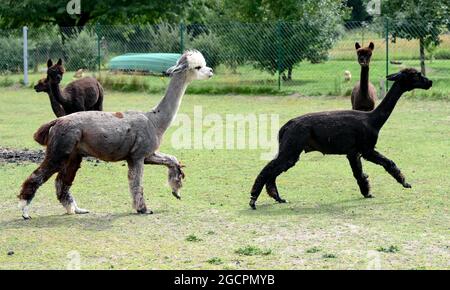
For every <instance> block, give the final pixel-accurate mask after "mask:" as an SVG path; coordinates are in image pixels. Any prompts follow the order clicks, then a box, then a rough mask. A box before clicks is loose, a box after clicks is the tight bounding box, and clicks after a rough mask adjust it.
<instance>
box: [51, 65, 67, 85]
mask: <svg viewBox="0 0 450 290" xmlns="http://www.w3.org/2000/svg"><path fill="white" fill-rule="evenodd" d="M64 72H65V69H64V67H63V65H62V59H58V62H57V63H56V64H53V62H52V60H51V59H49V60H48V61H47V80H48V81H49V82H50V83H52V84H59V83H60V82H61V80H62V77H63V74H64Z"/></svg>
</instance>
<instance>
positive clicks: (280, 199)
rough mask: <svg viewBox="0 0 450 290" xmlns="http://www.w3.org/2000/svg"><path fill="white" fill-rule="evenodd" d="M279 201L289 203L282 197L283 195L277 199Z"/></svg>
mask: <svg viewBox="0 0 450 290" xmlns="http://www.w3.org/2000/svg"><path fill="white" fill-rule="evenodd" d="M277 202H278V203H287V200H285V199H282V198H281V197H279V198H278V199H277Z"/></svg>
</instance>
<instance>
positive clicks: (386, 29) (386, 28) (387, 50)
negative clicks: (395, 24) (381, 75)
mask: <svg viewBox="0 0 450 290" xmlns="http://www.w3.org/2000/svg"><path fill="white" fill-rule="evenodd" d="M384 25H385V34H386V35H385V41H386V76H388V75H389V19H388V18H387V17H386V18H385V19H384ZM388 88H389V83H387V81H386V90H387V89H388Z"/></svg>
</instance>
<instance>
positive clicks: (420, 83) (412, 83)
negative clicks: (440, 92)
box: [386, 68, 433, 91]
mask: <svg viewBox="0 0 450 290" xmlns="http://www.w3.org/2000/svg"><path fill="white" fill-rule="evenodd" d="M386 79H387V80H388V81H393V82H396V83H399V84H400V85H401V86H402V88H404V89H405V90H406V91H411V90H414V89H424V90H428V89H429V88H431V86H432V85H433V81H431V80H429V79H428V78H427V77H425V76H424V75H422V74H421V73H420V72H419V71H417V70H416V69H414V68H405V69H403V70H401V71H400V72H398V73H395V74H391V75H389V76H387V77H386Z"/></svg>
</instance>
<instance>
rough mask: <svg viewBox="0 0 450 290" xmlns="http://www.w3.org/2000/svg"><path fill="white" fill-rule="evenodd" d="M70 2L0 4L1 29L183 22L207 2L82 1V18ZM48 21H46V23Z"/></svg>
mask: <svg viewBox="0 0 450 290" xmlns="http://www.w3.org/2000/svg"><path fill="white" fill-rule="evenodd" d="M67 2H68V0H22V1H10V0H0V11H2V18H1V19H0V27H7V28H18V27H21V26H23V25H28V26H31V27H41V26H44V25H47V24H48V23H51V24H57V25H58V26H59V27H69V26H84V25H86V24H93V23H95V22H100V23H103V24H116V23H159V22H162V21H170V22H172V21H176V22H178V21H180V20H181V19H184V18H186V17H188V16H189V15H190V14H191V13H193V11H195V9H196V8H199V7H201V6H202V3H204V0H171V1H167V0H152V1H148V0H128V1H123V0H96V1H81V5H82V7H81V12H82V13H81V14H80V15H69V14H68V13H67V11H66V5H67ZM43 20H45V21H43Z"/></svg>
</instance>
